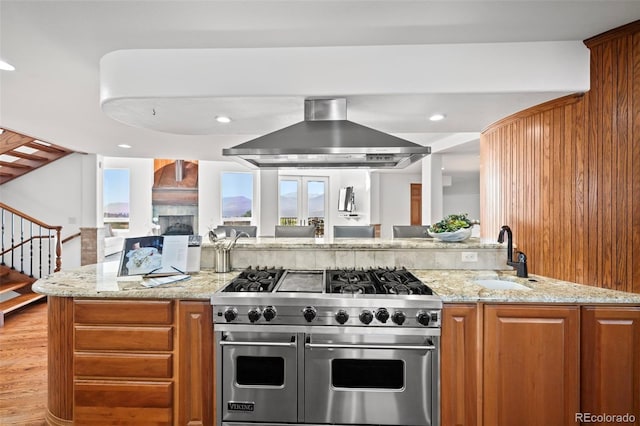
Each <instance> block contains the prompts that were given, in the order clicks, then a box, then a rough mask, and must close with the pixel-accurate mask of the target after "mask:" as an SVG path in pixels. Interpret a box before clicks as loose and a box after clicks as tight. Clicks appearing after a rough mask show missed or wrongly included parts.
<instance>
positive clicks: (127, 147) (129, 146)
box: [118, 143, 131, 149]
mask: <svg viewBox="0 0 640 426" xmlns="http://www.w3.org/2000/svg"><path fill="white" fill-rule="evenodd" d="M118 147H119V148H126V149H129V148H131V145H127V144H126V143H121V144H120V145H118Z"/></svg>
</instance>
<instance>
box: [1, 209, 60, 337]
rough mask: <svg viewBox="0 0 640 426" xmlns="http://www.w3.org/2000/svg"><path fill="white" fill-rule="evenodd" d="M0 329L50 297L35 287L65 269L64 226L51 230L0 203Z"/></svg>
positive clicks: (51, 228)
mask: <svg viewBox="0 0 640 426" xmlns="http://www.w3.org/2000/svg"><path fill="white" fill-rule="evenodd" d="M0 221H1V223H2V234H1V237H0V239H1V243H2V248H1V250H0V327H1V326H2V325H4V317H5V315H8V314H10V313H12V312H15V311H17V310H19V309H21V308H24V307H25V306H28V305H29V304H31V303H35V302H37V301H39V300H42V299H44V298H45V297H46V296H45V295H42V294H37V293H34V292H33V291H32V289H31V285H32V284H33V283H34V282H35V281H36V280H37V279H38V278H42V277H45V276H48V275H50V274H52V273H53V272H58V271H59V270H60V267H61V265H62V257H61V256H62V241H61V240H60V233H61V230H62V227H61V226H51V225H47V224H46V223H43V222H41V221H39V220H37V219H34V218H32V217H30V216H28V215H26V214H24V213H22V212H20V211H18V210H16V209H14V208H12V207H9V206H7V205H6V204H3V203H0Z"/></svg>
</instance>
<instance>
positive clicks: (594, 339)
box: [580, 306, 640, 425]
mask: <svg viewBox="0 0 640 426" xmlns="http://www.w3.org/2000/svg"><path fill="white" fill-rule="evenodd" d="M581 337H582V372H581V373H582V395H581V402H582V406H581V410H580V411H582V412H584V413H593V414H611V415H625V414H630V415H633V416H634V417H635V419H636V421H635V422H634V423H633V424H634V425H638V424H640V307H637V306H636V307H631V306H630V307H610V306H607V307H604V306H603V307H595V306H587V307H584V308H582V335H581Z"/></svg>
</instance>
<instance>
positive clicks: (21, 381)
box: [0, 303, 47, 426]
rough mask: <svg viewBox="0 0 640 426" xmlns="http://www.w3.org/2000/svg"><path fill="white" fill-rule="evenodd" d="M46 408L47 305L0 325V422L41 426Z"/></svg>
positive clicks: (18, 314) (29, 309) (39, 306)
mask: <svg viewBox="0 0 640 426" xmlns="http://www.w3.org/2000/svg"><path fill="white" fill-rule="evenodd" d="M46 407H47V304H46V303H38V304H36V305H32V306H30V307H28V308H26V309H24V310H22V311H20V312H16V313H13V314H11V315H9V316H7V318H6V319H5V324H4V327H1V328H0V425H2V426H9V425H20V426H23V425H30V426H35V425H38V426H39V425H44V424H45V421H44V418H45V412H46Z"/></svg>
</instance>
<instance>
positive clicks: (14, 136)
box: [0, 129, 74, 185]
mask: <svg viewBox="0 0 640 426" xmlns="http://www.w3.org/2000/svg"><path fill="white" fill-rule="evenodd" d="M73 152H74V151H71V150H69V149H67V148H63V147H61V146H58V145H54V144H51V143H48V142H43V141H40V140H37V139H35V138H32V137H31V136H26V135H23V134H21V133H16V132H13V131H11V130H7V129H0V185H2V184H3V183H6V182H9V181H10V180H13V179H15V178H17V177H19V176H22V175H23V174H25V173H28V172H30V171H31V170H34V169H37V168H39V167H42V166H44V165H46V164H49V163H51V162H52V161H55V160H57V159H59V158H62V157H64V156H66V155H69V154H71V153H73Z"/></svg>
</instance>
